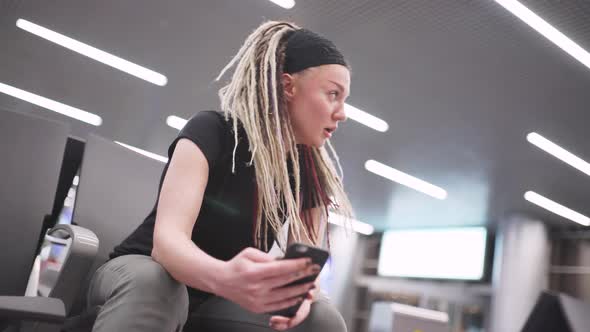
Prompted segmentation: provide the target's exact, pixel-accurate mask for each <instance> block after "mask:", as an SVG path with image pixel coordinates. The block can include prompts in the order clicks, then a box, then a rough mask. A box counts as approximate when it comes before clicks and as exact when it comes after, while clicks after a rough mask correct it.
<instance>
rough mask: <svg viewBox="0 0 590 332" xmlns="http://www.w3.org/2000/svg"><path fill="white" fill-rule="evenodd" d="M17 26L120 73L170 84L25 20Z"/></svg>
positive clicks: (165, 80) (138, 66) (145, 69)
mask: <svg viewBox="0 0 590 332" xmlns="http://www.w3.org/2000/svg"><path fill="white" fill-rule="evenodd" d="M16 26H17V27H19V28H21V29H23V30H25V31H28V32H30V33H32V34H34V35H37V36H39V37H41V38H44V39H47V40H49V41H51V42H54V43H56V44H58V45H60V46H63V47H65V48H68V49H70V50H72V51H74V52H77V53H80V54H82V55H85V56H87V57H89V58H91V59H94V60H96V61H98V62H102V63H104V64H105V65H109V66H111V67H114V68H117V69H119V70H120V71H124V72H126V73H128V74H130V75H133V76H135V77H138V78H141V79H143V80H146V81H148V82H150V83H153V84H156V85H159V86H164V85H166V84H167V83H168V79H167V78H166V76H164V75H162V74H160V73H157V72H155V71H153V70H151V69H147V68H145V67H142V66H140V65H137V64H135V63H133V62H130V61H127V60H125V59H122V58H120V57H118V56H115V55H112V54H110V53H107V52H105V51H102V50H99V49H98V48H95V47H92V46H90V45H88V44H84V43H82V42H79V41H77V40H75V39H72V38H70V37H67V36H65V35H62V34H60V33H57V32H55V31H52V30H49V29H47V28H44V27H42V26H40V25H37V24H35V23H32V22H29V21H27V20H24V19H22V18H20V19H18V20H17V21H16Z"/></svg>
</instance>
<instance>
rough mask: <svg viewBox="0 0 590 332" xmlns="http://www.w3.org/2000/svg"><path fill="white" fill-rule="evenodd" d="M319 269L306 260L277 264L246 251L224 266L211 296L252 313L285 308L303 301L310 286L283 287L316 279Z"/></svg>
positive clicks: (262, 255)
mask: <svg viewBox="0 0 590 332" xmlns="http://www.w3.org/2000/svg"><path fill="white" fill-rule="evenodd" d="M319 273H320V267H319V266H318V265H313V264H312V263H311V260H310V259H309V258H298V259H285V260H277V259H276V258H274V257H273V256H271V255H269V254H267V253H265V252H263V251H260V250H258V249H255V248H246V249H244V250H242V251H241V252H240V253H239V254H237V255H236V256H235V257H234V258H232V259H231V260H229V261H227V262H225V263H224V268H223V272H222V273H221V275H220V276H219V279H218V280H217V282H216V283H215V287H214V293H215V294H216V295H218V296H221V297H223V298H226V299H228V300H230V301H232V302H234V303H237V304H238V305H240V306H241V307H243V308H244V309H246V310H249V311H251V312H254V313H268V312H273V311H277V310H281V309H285V308H289V307H291V306H293V305H295V304H297V303H299V302H301V301H303V300H304V299H305V297H306V295H307V293H308V292H309V291H310V290H312V289H313V288H315V286H314V282H313V281H312V282H309V283H306V284H301V285H296V286H290V287H283V286H285V285H287V284H289V283H291V282H293V281H296V280H299V279H301V278H304V277H307V276H311V275H317V274H319Z"/></svg>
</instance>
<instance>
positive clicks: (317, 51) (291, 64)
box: [283, 29, 348, 74]
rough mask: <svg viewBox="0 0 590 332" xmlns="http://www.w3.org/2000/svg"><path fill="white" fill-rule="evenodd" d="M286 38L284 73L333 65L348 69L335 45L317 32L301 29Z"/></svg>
mask: <svg viewBox="0 0 590 332" xmlns="http://www.w3.org/2000/svg"><path fill="white" fill-rule="evenodd" d="M286 38H287V47H286V50H285V66H284V68H283V72H284V73H288V74H294V73H297V72H300V71H302V70H304V69H307V68H310V67H317V66H321V65H331V64H337V65H343V66H347V67H348V64H347V63H346V61H344V57H343V56H342V53H340V51H339V50H338V49H337V48H336V46H335V45H334V43H332V42H331V41H329V40H328V39H326V38H324V37H322V36H320V35H318V34H316V33H315V32H312V31H309V30H306V29H299V30H295V31H292V32H290V33H288V35H287V37H286Z"/></svg>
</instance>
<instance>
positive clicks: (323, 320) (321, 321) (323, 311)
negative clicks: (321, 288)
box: [301, 300, 346, 332]
mask: <svg viewBox="0 0 590 332" xmlns="http://www.w3.org/2000/svg"><path fill="white" fill-rule="evenodd" d="M301 327H302V328H303V329H302V330H301V331H330V332H332V331H333V332H346V324H345V323H344V318H342V315H341V314H340V312H339V311H338V309H336V307H335V306H334V305H332V303H330V302H328V301H327V300H320V301H317V302H314V303H313V304H312V305H311V310H310V312H309V316H308V317H307V319H306V320H305V322H304V324H302V326H301Z"/></svg>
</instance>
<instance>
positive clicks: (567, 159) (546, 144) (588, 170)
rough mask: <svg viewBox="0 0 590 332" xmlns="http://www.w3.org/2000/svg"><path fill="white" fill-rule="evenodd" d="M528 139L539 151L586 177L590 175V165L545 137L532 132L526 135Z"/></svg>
mask: <svg viewBox="0 0 590 332" xmlns="http://www.w3.org/2000/svg"><path fill="white" fill-rule="evenodd" d="M526 139H527V141H529V142H530V143H531V144H533V145H535V146H536V147H538V148H539V149H541V150H543V151H545V152H547V153H549V154H550V155H552V156H554V157H555V158H557V159H559V160H561V161H563V162H564V163H566V164H568V165H570V166H572V167H574V168H576V169H578V170H580V171H582V172H583V173H585V174H586V175H590V163H588V162H586V161H585V160H583V159H581V158H579V157H578V156H576V155H575V154H573V153H571V152H569V151H567V150H566V149H564V148H562V147H561V146H559V145H557V144H555V143H553V142H551V141H550V140H548V139H546V138H545V137H543V136H541V135H539V134H537V133H535V132H532V133H529V134H528V135H526Z"/></svg>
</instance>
